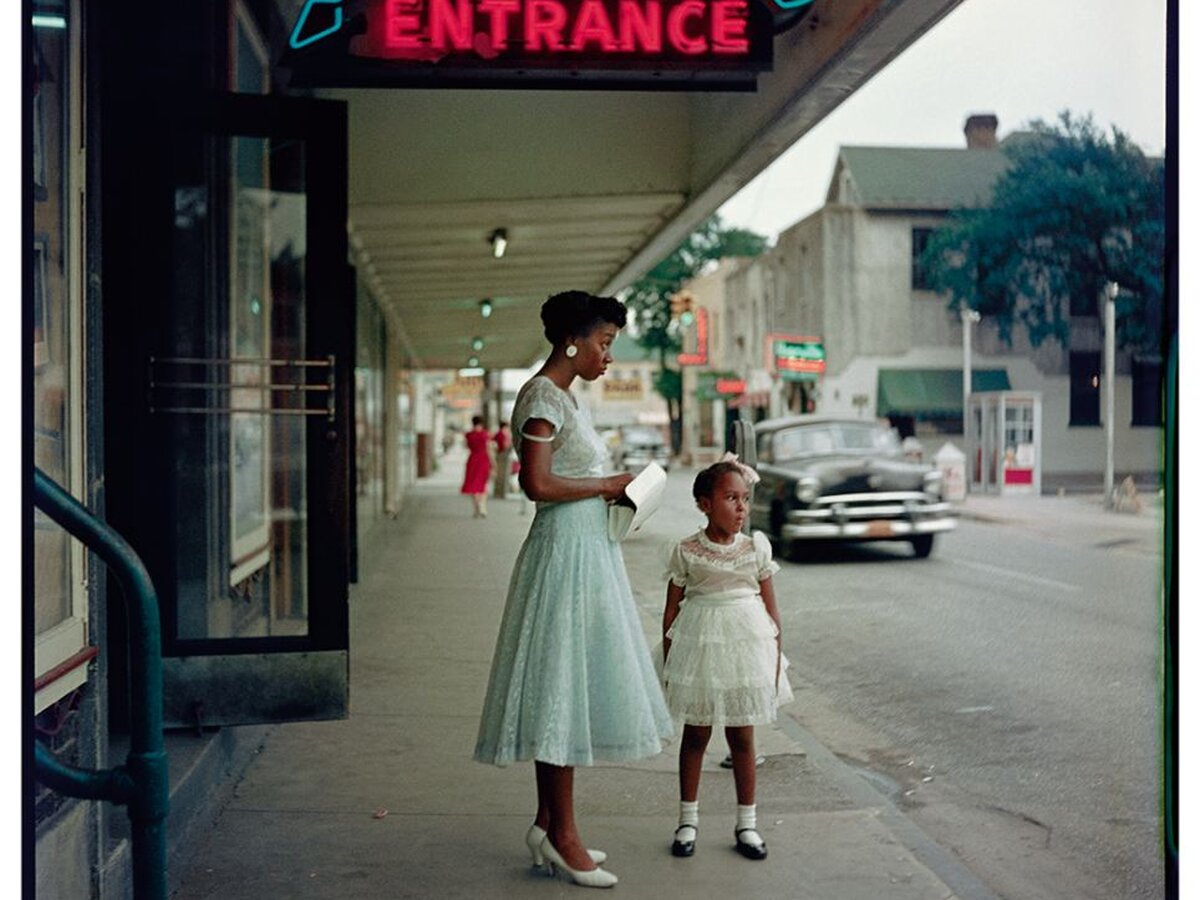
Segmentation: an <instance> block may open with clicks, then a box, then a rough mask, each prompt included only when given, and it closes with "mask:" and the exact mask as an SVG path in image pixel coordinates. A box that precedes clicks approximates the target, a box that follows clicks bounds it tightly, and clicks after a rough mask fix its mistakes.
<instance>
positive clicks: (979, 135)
mask: <svg viewBox="0 0 1200 900" xmlns="http://www.w3.org/2000/svg"><path fill="white" fill-rule="evenodd" d="M999 125H1000V120H999V119H997V118H996V117H995V116H994V115H992V114H991V113H985V114H982V115H974V116H967V124H966V125H964V126H963V134H965V135H966V136H967V149H968V150H995V149H996V128H997V127H999Z"/></svg>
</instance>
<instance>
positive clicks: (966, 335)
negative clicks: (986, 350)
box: [958, 306, 979, 444]
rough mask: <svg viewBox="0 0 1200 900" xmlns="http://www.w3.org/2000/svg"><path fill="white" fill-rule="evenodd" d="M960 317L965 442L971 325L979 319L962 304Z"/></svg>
mask: <svg viewBox="0 0 1200 900" xmlns="http://www.w3.org/2000/svg"><path fill="white" fill-rule="evenodd" d="M958 313H959V315H960V316H961V317H962V335H963V388H962V397H963V402H962V407H963V408H962V426H963V443H964V444H967V443H969V441H970V434H971V432H970V428H969V425H970V421H969V416H970V412H971V411H970V409H969V408H968V405H967V401H968V400H969V399H970V397H971V326H972V325H974V324H975V323H976V322H978V321H979V313H978V312H976V311H975V310H973V309H971V308H970V307H967V306H963V307H962V308H961V309H959V311H958Z"/></svg>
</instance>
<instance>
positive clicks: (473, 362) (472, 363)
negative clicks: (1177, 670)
mask: <svg viewBox="0 0 1200 900" xmlns="http://www.w3.org/2000/svg"><path fill="white" fill-rule="evenodd" d="M467 366H468V368H471V369H478V368H479V357H478V356H472V357H471V358H470V359H468V360H467Z"/></svg>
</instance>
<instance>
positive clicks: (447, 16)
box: [284, 0, 782, 89]
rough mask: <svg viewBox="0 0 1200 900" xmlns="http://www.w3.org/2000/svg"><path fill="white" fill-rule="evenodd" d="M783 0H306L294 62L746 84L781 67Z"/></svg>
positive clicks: (376, 77) (353, 77) (324, 74)
mask: <svg viewBox="0 0 1200 900" xmlns="http://www.w3.org/2000/svg"><path fill="white" fill-rule="evenodd" d="M773 2H775V0H768V3H764V0H344V2H342V0H306V3H305V5H304V7H303V8H302V10H301V12H300V15H299V16H298V17H297V19H296V22H295V24H294V26H293V28H292V31H291V33H290V36H289V40H288V44H289V47H290V51H289V53H290V55H289V56H288V58H286V59H285V60H284V65H285V66H286V67H287V68H290V69H291V70H292V71H293V75H294V78H295V79H296V81H295V83H301V84H314V85H317V84H322V83H324V84H330V85H335V84H338V83H345V84H362V85H364V86H372V85H376V84H378V85H383V84H385V83H387V81H388V79H389V78H391V79H401V80H408V81H411V80H413V79H414V78H416V79H419V78H428V79H431V80H435V81H437V80H440V81H442V82H443V83H447V84H449V83H451V82H455V81H458V82H462V81H464V80H465V81H477V82H485V83H489V84H493V83H494V82H495V79H496V78H497V76H498V75H506V74H507V75H511V76H512V77H514V78H524V79H530V78H536V79H538V80H540V81H541V82H546V81H548V80H549V81H556V82H559V81H561V82H563V83H564V84H569V83H571V82H572V81H574V82H575V83H576V84H577V83H578V82H579V80H580V79H581V78H582V79H584V80H587V79H601V80H603V79H604V78H606V77H610V78H612V79H614V80H616V81H621V82H623V83H626V84H627V85H629V84H633V85H636V83H637V79H636V78H631V76H630V73H635V74H636V73H639V72H641V73H646V75H647V76H649V77H652V78H654V79H657V80H658V81H657V82H656V83H658V82H662V81H665V82H671V81H680V82H685V83H691V88H690V89H694V88H695V87H696V86H697V85H696V83H695V82H696V79H697V78H700V79H701V80H712V81H714V82H721V81H722V80H724V83H726V84H742V85H745V84H747V83H748V82H747V79H749V80H750V81H749V83H752V80H753V78H754V75H755V73H757V72H762V71H767V70H769V69H770V67H771V53H772V46H773V33H772V27H773V26H772V20H771V15H772V14H771V12H770V11H769V3H773ZM781 8H782V7H781ZM660 86H661V85H660Z"/></svg>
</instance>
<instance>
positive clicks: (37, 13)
mask: <svg viewBox="0 0 1200 900" xmlns="http://www.w3.org/2000/svg"><path fill="white" fill-rule="evenodd" d="M76 44H77V35H75V33H74V16H73V14H72V7H71V6H69V5H68V4H67V3H64V2H57V3H55V2H38V3H34V4H33V46H32V51H31V66H32V81H31V89H32V98H31V102H32V109H31V113H32V120H33V121H32V129H31V142H32V146H31V147H30V153H29V157H28V158H29V161H30V163H31V171H30V172H29V175H28V177H29V178H30V179H31V181H32V191H31V193H32V197H33V240H32V247H31V253H32V259H31V261H30V262H31V267H32V275H33V278H32V287H33V291H32V296H31V297H30V298H29V299H28V302H30V303H31V304H32V307H33V308H32V313H33V333H32V335H31V336H30V337H31V339H32V341H33V348H32V361H33V408H32V411H33V461H34V464H35V465H36V466H37V467H38V468H40V469H41V470H42V471H43V472H45V473H46V474H47V475H48V476H49V477H50V478H52V479H54V480H55V481H56V482H58V483H59V484H61V485H63V486H64V487H66V488H67V489H68V490H72V491H73V492H77V489H78V485H79V483H80V481H81V480H82V478H81V474H80V473H79V472H78V471H77V469H78V468H79V466H80V463H81V457H82V446H81V427H80V414H81V405H80V395H79V389H78V374H77V373H78V371H79V359H80V349H79V343H80V339H81V335H80V328H81V326H80V320H81V307H80V301H79V291H78V283H79V277H78V273H79V266H80V262H79V257H80V247H79V245H78V234H77V231H78V221H79V211H78V209H77V208H76V206H77V203H78V200H77V198H78V190H77V189H76V188H77V185H75V184H74V181H73V180H74V179H75V178H76V177H77V176H78V172H77V170H76V169H75V168H74V167H73V160H74V157H75V153H74V146H75V144H74V142H75V141H77V140H78V134H77V133H76V130H75V128H74V126H73V123H74V121H75V116H76V114H77V108H78V100H79V98H78V96H76V91H77V87H76V86H77V85H78V84H79V80H78V63H77V51H76V49H75V47H76ZM33 540H34V631H35V633H36V634H37V645H36V669H37V674H38V675H41V674H43V673H45V672H47V671H49V670H50V669H51V668H53V667H55V666H57V665H58V664H59V663H61V662H63V661H64V660H65V659H67V658H68V657H70V656H71V655H72V654H74V653H76V652H78V651H79V649H80V648H81V647H82V646H83V642H84V617H85V616H84V614H85V607H84V605H83V604H84V602H85V598H84V596H83V592H82V590H81V589H80V588H79V586H78V585H76V583H75V582H76V579H77V577H78V574H79V573H80V572H81V571H82V557H81V555H80V553H79V551H78V549H77V547H76V546H75V545H73V542H72V541H71V540H70V539H69V538H68V536H67V535H66V533H65V532H63V531H62V530H61V529H60V528H59V527H58V526H57V525H55V524H54V523H52V522H51V521H50V520H49V518H47V517H46V516H45V515H43V514H42V513H40V512H36V511H35V515H34V538H33ZM76 677H77V678H78V677H79V674H78V673H77V674H76ZM53 699H54V698H46V697H45V696H44V694H43V692H39V700H38V705H39V707H41V706H42V705H44V702H52V700H53ZM43 701H44V702H43Z"/></svg>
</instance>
